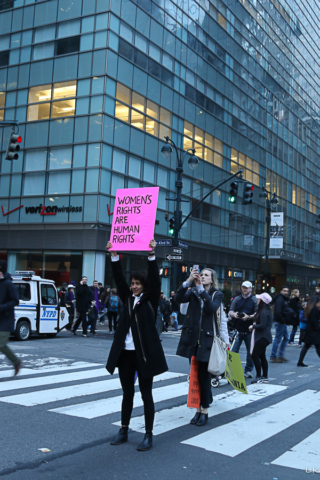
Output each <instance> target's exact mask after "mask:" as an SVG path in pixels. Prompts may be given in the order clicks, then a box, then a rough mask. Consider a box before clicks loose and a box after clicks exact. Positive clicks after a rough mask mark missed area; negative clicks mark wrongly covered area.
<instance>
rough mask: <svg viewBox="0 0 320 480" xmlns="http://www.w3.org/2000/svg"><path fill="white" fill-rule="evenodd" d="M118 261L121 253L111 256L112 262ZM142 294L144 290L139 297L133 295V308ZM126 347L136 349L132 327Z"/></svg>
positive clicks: (150, 258) (152, 258) (127, 337)
mask: <svg viewBox="0 0 320 480" xmlns="http://www.w3.org/2000/svg"><path fill="white" fill-rule="evenodd" d="M155 258H156V257H155V256H154V257H149V258H148V260H149V261H152V260H155ZM118 261H119V255H117V256H116V257H111V262H118ZM142 295H143V292H142V293H141V294H140V295H139V296H138V297H136V296H135V295H132V296H133V297H134V301H133V308H134V307H135V306H136V304H137V303H138V301H139V300H140V298H141V297H142ZM124 349H125V350H135V346H134V341H133V336H132V330H131V327H130V328H129V332H128V333H127V336H126V339H125V346H124Z"/></svg>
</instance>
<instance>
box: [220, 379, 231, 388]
mask: <svg viewBox="0 0 320 480" xmlns="http://www.w3.org/2000/svg"><path fill="white" fill-rule="evenodd" d="M228 383H229V382H228V380H227V379H226V378H221V380H219V385H220V386H221V387H223V386H224V385H228Z"/></svg>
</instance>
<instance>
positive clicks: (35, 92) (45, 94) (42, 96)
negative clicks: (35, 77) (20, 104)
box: [28, 85, 51, 103]
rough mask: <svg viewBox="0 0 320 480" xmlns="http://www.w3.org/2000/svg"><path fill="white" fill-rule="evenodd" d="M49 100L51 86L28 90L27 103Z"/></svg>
mask: <svg viewBox="0 0 320 480" xmlns="http://www.w3.org/2000/svg"><path fill="white" fill-rule="evenodd" d="M48 100H51V85H42V86H40V87H31V88H29V100H28V103H36V102H46V101H48Z"/></svg>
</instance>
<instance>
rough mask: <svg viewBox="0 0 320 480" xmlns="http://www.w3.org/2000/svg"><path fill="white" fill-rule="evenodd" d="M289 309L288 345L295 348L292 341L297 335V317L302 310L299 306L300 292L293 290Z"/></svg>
mask: <svg viewBox="0 0 320 480" xmlns="http://www.w3.org/2000/svg"><path fill="white" fill-rule="evenodd" d="M289 307H290V308H291V310H292V312H293V313H292V330H291V334H290V338H289V343H288V345H292V346H296V345H298V344H297V343H295V341H294V336H295V334H296V333H297V330H298V325H299V315H300V311H301V310H302V306H301V304H300V291H299V290H298V289H297V288H294V289H293V290H292V292H291V295H290V301H289Z"/></svg>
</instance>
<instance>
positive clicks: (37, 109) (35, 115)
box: [27, 103, 50, 122]
mask: <svg viewBox="0 0 320 480" xmlns="http://www.w3.org/2000/svg"><path fill="white" fill-rule="evenodd" d="M49 117H50V103H38V104H37V105H30V106H29V107H28V114H27V121H28V122H32V121H34V120H44V119H46V118H49Z"/></svg>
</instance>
